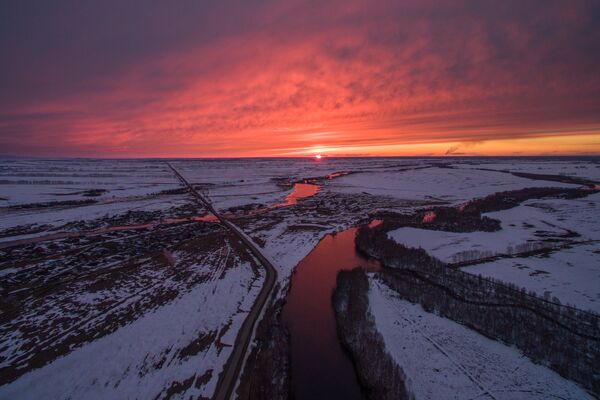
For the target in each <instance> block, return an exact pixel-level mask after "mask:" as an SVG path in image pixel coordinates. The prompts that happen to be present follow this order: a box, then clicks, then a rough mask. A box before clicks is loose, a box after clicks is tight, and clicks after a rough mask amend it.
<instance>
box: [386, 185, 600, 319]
mask: <svg viewBox="0 0 600 400" xmlns="http://www.w3.org/2000/svg"><path fill="white" fill-rule="evenodd" d="M599 211H600V194H598V193H596V194H592V195H590V196H587V197H584V198H579V199H544V200H539V199H535V200H529V201H526V202H525V203H523V204H522V205H520V206H517V207H514V208H511V209H508V210H503V211H498V212H491V213H487V214H485V215H486V216H488V217H491V218H494V219H498V220H499V221H501V224H502V229H501V230H500V231H496V232H471V233H457V232H444V231H434V230H426V229H418V228H410V227H404V228H400V229H397V230H394V231H391V232H389V236H390V237H391V238H393V239H394V240H396V241H397V242H399V243H402V244H404V245H406V246H408V247H421V248H423V249H425V250H426V251H427V252H428V253H429V254H431V255H433V256H434V257H436V258H438V259H440V260H441V261H444V262H446V263H457V262H464V261H475V260H478V259H481V258H486V257H493V256H501V257H502V256H506V257H507V258H501V259H498V260H494V261H491V262H485V263H482V264H477V265H473V266H468V267H465V268H464V270H465V271H467V272H472V273H474V274H481V275H483V276H486V277H492V278H496V279H501V280H503V281H505V282H510V283H514V284H516V285H518V286H520V287H525V288H527V289H528V290H532V291H534V292H536V293H537V294H539V295H542V296H544V295H549V296H550V297H557V298H558V299H559V300H560V301H561V302H563V303H565V304H567V303H568V304H572V305H575V306H577V307H579V308H583V309H591V310H594V311H596V312H600V289H599V288H600V223H599V221H598V219H597V218H594V217H593V216H594V215H596V214H598V212H599ZM565 247H566V248H565ZM536 249H550V250H551V251H549V252H546V253H544V254H541V255H530V256H529V257H518V255H519V254H520V253H523V252H527V251H530V250H536Z"/></svg>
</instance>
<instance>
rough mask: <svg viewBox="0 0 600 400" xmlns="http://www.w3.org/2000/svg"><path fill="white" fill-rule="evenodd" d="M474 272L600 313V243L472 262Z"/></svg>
mask: <svg viewBox="0 0 600 400" xmlns="http://www.w3.org/2000/svg"><path fill="white" fill-rule="evenodd" d="M463 270H464V271H466V272H470V273H472V274H476V275H477V274H481V275H482V276H485V277H490V278H495V279H500V280H502V281H504V282H510V283H514V284H516V285H519V286H521V287H525V288H527V289H528V290H532V291H534V292H536V293H537V294H538V295H540V296H543V295H545V294H548V295H549V296H551V297H557V298H558V299H559V300H560V301H561V302H562V303H563V304H570V305H573V306H575V307H577V308H579V309H583V310H592V311H595V312H596V313H600V285H599V284H598V283H599V282H600V246H599V245H598V243H595V244H589V245H576V246H573V247H572V248H570V249H565V250H560V251H556V252H553V253H551V254H550V255H548V256H536V257H527V258H523V257H517V258H508V259H501V260H496V261H492V262H488V263H483V264H478V265H473V266H469V267H465V268H464V269H463Z"/></svg>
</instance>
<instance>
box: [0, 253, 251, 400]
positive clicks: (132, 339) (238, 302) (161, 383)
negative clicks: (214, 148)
mask: <svg viewBox="0 0 600 400" xmlns="http://www.w3.org/2000/svg"><path fill="white" fill-rule="evenodd" d="M249 274H251V269H250V266H249V265H248V264H242V265H240V266H239V267H237V268H234V269H229V270H228V272H227V273H226V276H225V277H224V279H222V280H218V281H217V283H216V285H215V286H214V287H212V286H210V285H198V286H196V287H195V288H194V289H193V290H191V291H189V292H188V293H186V294H185V295H183V296H181V297H179V298H177V299H176V300H174V301H172V302H170V303H168V304H166V305H164V306H163V307H160V308H158V309H156V310H155V311H152V312H149V313H147V314H145V315H143V316H142V317H141V318H138V319H136V320H135V321H132V322H131V323H130V324H128V325H126V326H124V327H122V328H120V329H119V330H117V331H116V332H114V333H112V334H109V335H106V336H104V337H102V338H100V339H97V340H95V341H93V342H91V343H89V344H87V345H85V346H83V347H80V348H77V349H75V350H73V351H72V352H71V353H69V354H68V355H66V356H64V357H61V358H59V359H57V360H55V361H54V362H52V363H51V364H49V365H47V366H45V367H43V368H41V369H37V370H34V371H32V372H30V373H28V374H26V375H24V376H22V377H21V378H19V379H17V380H16V381H14V382H12V383H10V384H8V385H4V386H1V387H0V397H1V398H10V399H30V398H56V399H59V398H86V399H106V398H119V399H134V398H154V397H156V396H159V395H160V394H161V393H162V394H163V396H164V391H165V390H166V389H167V388H168V387H169V386H170V385H171V383H172V382H183V381H184V380H186V379H188V378H189V377H191V376H194V375H195V376H196V377H199V376H201V375H202V374H204V373H205V372H206V371H208V370H213V374H212V377H211V379H210V381H209V382H208V383H207V384H206V385H204V386H200V387H199V388H197V387H195V386H194V385H192V387H191V388H190V389H189V390H188V391H186V393H185V395H186V398H187V397H189V396H207V397H209V396H211V395H212V393H213V391H214V388H215V385H216V381H217V378H218V373H219V371H220V370H221V369H222V367H223V365H224V363H225V362H226V360H227V357H228V356H229V354H230V352H231V347H227V346H226V347H223V348H219V346H217V345H216V343H213V344H211V345H210V347H209V348H208V349H205V350H204V351H203V352H201V353H199V354H197V355H195V356H191V357H184V358H179V357H178V350H179V349H181V348H183V347H185V346H186V345H187V344H189V343H191V342H192V341H193V340H194V339H197V338H198V336H199V335H201V334H206V333H208V332H211V331H216V332H218V331H219V330H221V329H223V327H224V326H225V325H226V324H227V323H228V322H231V326H230V327H229V329H228V331H227V332H228V333H227V339H225V341H226V342H231V341H232V340H233V339H232V338H234V337H235V333H236V332H237V331H238V330H239V328H240V326H241V323H242V321H243V318H244V317H245V315H246V314H247V310H248V309H249V308H250V307H251V305H252V303H253V301H254V298H255V296H256V295H257V294H258V292H259V290H260V287H261V285H262V282H260V283H259V284H256V285H252V286H248V280H249V278H250V275H249ZM230 315H231V316H233V317H231V318H229V317H228V316H230ZM163 357H166V358H167V362H165V363H164V364H162V366H160V367H156V366H157V365H158V364H160V360H161V359H162V358H163Z"/></svg>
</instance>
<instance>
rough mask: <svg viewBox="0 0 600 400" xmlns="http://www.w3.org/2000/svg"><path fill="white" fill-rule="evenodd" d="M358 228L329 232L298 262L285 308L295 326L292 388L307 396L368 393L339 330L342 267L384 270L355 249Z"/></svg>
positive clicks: (343, 396) (286, 319) (358, 396)
mask: <svg viewBox="0 0 600 400" xmlns="http://www.w3.org/2000/svg"><path fill="white" fill-rule="evenodd" d="M356 231H357V229H356V228H350V229H347V230H345V231H342V232H340V233H337V234H333V235H327V236H325V237H324V238H323V239H322V240H321V241H320V242H319V244H318V245H317V246H316V247H315V248H314V249H313V250H312V251H311V252H310V253H309V254H308V256H306V258H304V259H303V260H302V261H301V262H300V263H299V264H298V266H297V267H296V270H295V272H294V275H293V276H292V284H291V289H290V291H289V293H288V295H287V299H286V304H285V306H284V308H283V314H282V317H283V321H284V323H285V324H286V326H287V328H288V330H289V332H290V340H291V375H292V379H291V380H292V393H293V397H294V398H295V399H297V400H303V399H340V400H341V399H344V400H352V399H362V398H364V396H363V393H362V392H361V388H360V386H359V383H358V380H357V377H356V374H355V371H354V366H353V364H352V361H351V360H350V358H349V357H348V355H347V354H346V352H345V350H344V349H343V348H342V345H341V344H340V342H339V340H338V336H337V331H336V323H335V316H334V311H333V307H332V304H331V296H332V294H333V290H334V289H335V285H336V277H337V273H338V272H339V271H342V270H348V269H354V268H356V267H358V266H362V267H365V268H367V269H369V270H378V269H379V268H380V265H379V263H378V262H377V261H375V260H366V259H365V258H363V257H361V256H360V255H359V254H358V253H356V251H355V246H354V237H355V236H356Z"/></svg>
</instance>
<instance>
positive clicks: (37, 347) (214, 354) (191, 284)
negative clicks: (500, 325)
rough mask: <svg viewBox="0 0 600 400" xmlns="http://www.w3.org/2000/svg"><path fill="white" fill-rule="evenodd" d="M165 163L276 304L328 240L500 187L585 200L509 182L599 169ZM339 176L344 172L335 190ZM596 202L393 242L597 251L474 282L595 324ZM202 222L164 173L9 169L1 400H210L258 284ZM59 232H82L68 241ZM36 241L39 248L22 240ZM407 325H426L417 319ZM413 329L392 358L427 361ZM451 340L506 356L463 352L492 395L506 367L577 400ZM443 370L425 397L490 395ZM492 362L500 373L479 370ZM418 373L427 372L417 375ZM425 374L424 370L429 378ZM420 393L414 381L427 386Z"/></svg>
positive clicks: (156, 166) (511, 380) (507, 360)
mask: <svg viewBox="0 0 600 400" xmlns="http://www.w3.org/2000/svg"><path fill="white" fill-rule="evenodd" d="M171 163H172V164H173V166H175V167H176V168H177V169H178V170H179V171H180V172H181V173H182V175H183V176H185V177H186V178H187V179H188V180H189V181H190V182H192V183H193V184H194V185H196V187H197V188H198V189H199V190H201V191H202V192H204V193H205V194H207V196H208V197H209V198H210V200H211V201H212V203H213V204H214V206H215V208H216V209H217V210H219V211H221V212H223V213H224V214H225V215H227V216H228V218H230V219H231V221H232V222H233V223H235V224H236V225H237V226H239V227H240V228H241V229H242V230H243V231H244V233H246V234H247V235H248V236H249V237H251V238H252V239H253V240H254V241H255V242H256V243H257V244H259V245H260V247H261V248H262V251H263V252H264V254H265V255H266V256H267V257H268V258H270V259H271V260H272V261H273V262H274V264H275V267H276V268H277V272H278V281H279V284H280V285H279V292H278V293H277V297H278V298H282V297H284V296H285V294H286V290H287V287H288V283H289V279H290V276H291V274H292V272H293V269H294V267H295V266H296V265H297V264H298V262H299V261H300V260H302V259H303V258H304V257H305V256H306V255H307V254H308V253H309V252H310V251H311V250H312V249H313V248H314V247H315V246H316V244H317V243H318V242H319V240H320V239H322V238H323V237H324V236H325V235H326V234H328V233H334V232H338V231H341V230H343V229H346V228H349V227H352V226H356V225H358V224H359V223H364V222H367V221H369V220H370V218H371V217H372V216H373V215H374V214H375V213H376V212H378V211H393V212H400V213H411V212H413V211H415V210H416V209H420V208H422V207H430V206H434V205H440V204H445V205H457V204H459V203H462V202H464V201H468V200H471V199H473V198H476V197H483V196H486V195H489V194H492V193H494V192H498V191H507V190H515V189H522V188H529V187H544V186H553V187H557V186H560V187H577V186H578V185H575V184H572V183H558V182H548V181H543V180H539V179H528V178H523V177H517V176H514V175H511V174H510V173H506V172H500V170H505V169H508V170H510V169H511V168H512V167H513V166H514V169H515V170H519V171H522V172H534V173H537V174H571V175H573V176H580V177H585V178H587V179H597V178H598V174H597V171H599V170H600V169H599V168H598V165H599V164H598V163H597V162H592V161H589V160H584V161H564V160H558V161H553V160H548V159H545V160H521V161H519V162H512V163H511V162H508V161H504V160H496V159H494V160H485V159H481V160H476V161H475V160H471V159H465V160H460V159H452V160H451V161H449V160H447V159H412V158H375V159H368V158H362V159H361V158H358V159H353V158H348V159H327V158H324V159H322V160H320V161H318V160H314V159H251V160H247V159H246V160H244V159H231V160H171ZM449 164H450V166H451V168H448V167H447V166H448V165H449ZM478 167H482V168H488V169H497V170H498V171H482V170H479V169H477V168H478ZM336 172H349V174H348V175H344V176H339V177H337V176H336V177H334V178H332V179H328V178H327V176H328V175H330V174H334V173H336ZM306 179H309V180H310V181H308V182H309V184H312V185H317V186H318V190H315V191H314V192H315V194H314V195H311V196H307V197H304V198H300V199H298V201H297V203H294V202H287V203H286V198H288V196H289V195H290V194H291V193H293V192H294V184H295V183H297V182H303V181H305V180H306ZM599 202H600V194H594V195H591V196H587V197H584V198H580V199H575V200H564V199H552V200H550V199H542V200H540V199H536V200H530V201H527V202H525V203H523V204H522V205H520V206H518V207H515V208H513V209H509V210H504V211H500V212H495V213H489V214H488V216H490V217H492V218H496V219H499V220H500V221H501V223H502V230H501V231H498V232H491V233H484V232H474V233H468V234H457V233H450V232H441V231H430V230H422V229H415V228H402V229H399V230H397V231H396V232H392V233H391V236H392V237H393V238H394V239H396V240H398V241H400V242H402V243H405V244H407V245H409V246H413V247H422V248H424V249H425V250H426V251H428V252H429V253H430V254H432V255H434V256H436V257H438V258H440V259H442V260H444V261H447V262H453V261H457V260H458V259H459V258H460V259H464V258H465V257H468V254H467V252H471V253H469V254H471V255H472V254H474V253H473V251H479V252H481V253H485V254H488V253H490V254H492V255H493V254H506V253H508V252H509V250H510V248H512V249H513V252H518V251H517V250H518V248H520V247H519V246H522V245H523V244H526V243H547V242H548V240H554V242H553V243H555V244H556V243H563V242H565V241H573V242H576V241H577V242H582V241H586V242H587V243H586V244H575V243H574V244H573V246H572V247H570V248H564V249H561V250H557V251H555V252H552V253H550V254H549V255H547V256H545V257H527V258H507V259H499V260H496V261H494V262H490V263H486V264H481V265H473V266H469V267H466V268H465V270H466V271H469V272H473V273H480V274H482V275H486V276H492V277H495V278H498V279H502V280H505V281H508V282H513V283H516V284H518V285H521V286H525V287H527V288H528V289H530V290H535V291H537V292H539V293H541V294H544V292H546V291H548V292H550V293H551V296H557V297H558V298H560V299H561V301H563V302H568V303H572V304H575V305H577V306H578V307H582V308H591V309H593V310H596V311H598V310H600V309H599V308H598V305H599V304H600V298H598V296H599V294H598V290H597V289H596V288H597V287H600V275H599V267H598V266H599V265H600V262H599V261H600V259H599V258H598V257H599V253H598V251H599V249H600V246H599V245H598V242H597V241H598V240H600V226H599V224H598V221H597V218H594V217H592V216H594V215H595V214H597V212H598V207H600V204H598V203H599ZM282 204H285V205H283V206H282ZM244 208H247V209H244ZM206 214H207V211H206V210H205V209H204V208H203V207H202V206H201V205H199V204H198V203H197V202H196V201H195V200H194V198H193V197H192V196H191V195H189V194H188V193H187V192H186V191H185V190H183V186H181V183H180V182H179V181H178V180H177V178H176V176H175V175H174V174H173V172H172V171H171V170H170V168H169V167H168V165H167V164H166V163H165V162H164V161H161V160H34V159H23V160H21V159H17V160H0V278H1V279H0V293H1V295H2V302H1V303H0V311H1V314H0V368H2V369H1V370H0V376H3V377H5V378H3V381H2V382H1V383H0V398H31V397H38V398H69V397H70V398H149V397H156V396H159V397H165V396H167V395H172V396H173V397H174V398H184V397H185V398H188V397H190V396H205V397H210V396H211V395H212V393H213V391H214V388H215V385H216V382H217V379H218V376H219V373H220V372H221V370H222V368H223V364H224V363H225V361H226V360H227V357H228V355H229V354H230V352H231V345H232V343H233V341H234V339H235V337H236V335H237V332H238V329H239V327H240V325H241V323H242V321H243V319H244V317H245V315H246V314H247V312H248V310H249V309H250V307H251V305H252V304H253V302H254V299H255V297H256V295H257V293H258V291H259V290H260V287H261V286H262V282H263V279H264V276H263V274H264V273H263V271H262V269H261V268H260V267H259V266H258V264H257V263H256V262H255V260H254V259H253V258H252V257H249V256H248V254H247V253H246V252H245V251H244V249H243V248H242V247H241V246H240V245H239V243H238V242H236V241H235V240H234V239H233V238H232V237H230V236H229V235H227V234H226V233H225V230H224V229H223V227H222V226H221V225H220V224H219V223H215V222H206V221H194V220H191V218H194V217H200V216H204V215H206ZM111 227H117V228H118V230H114V231H112V230H110V228H111ZM107 228H108V229H107ZM571 232H577V233H578V234H579V236H577V237H575V236H573V235H572V234H571ZM64 233H70V234H78V233H85V235H81V236H70V237H69V236H60V235H62V234H64ZM48 235H50V236H48ZM52 235H57V236H52ZM46 236H48V237H47V238H45V239H44V240H42V241H39V242H36V241H35V240H36V239H39V238H40V237H46ZM567 236H568V237H567ZM25 239H30V240H31V243H27V242H16V241H17V240H25ZM539 271H543V272H539ZM380 297H381V299H380V303H377V304H382V305H386V307H387V304H388V303H389V304H392V303H393V302H395V301H396V300H393V299H391V298H390V299H387V298H385V299H384V296H383V294H381V296H380ZM378 301H379V300H378ZM394 304H396V303H394ZM412 307H417V306H412ZM398 309H401V310H402V313H404V312H406V313H408V312H409V311H408V310H409V309H410V307H408V306H407V305H406V304H405V305H403V306H402V307H401V308H399V306H398V307H395V308H394V307H392V308H389V309H388V308H382V310H380V312H386V313H388V314H389V315H388V316H389V317H390V318H391V319H394V318H395V319H394V320H395V321H400V322H401V321H403V320H402V319H401V318H400V319H399V317H398V315H396V316H393V315H392V311H393V310H396V312H397V310H398ZM385 310H388V311H385ZM374 312H379V311H377V310H375V309H374ZM410 312H411V313H413V314H411V315H412V316H413V317H415V315H416V314H414V312H415V311H414V310H413V311H410ZM402 315H404V314H402ZM392 317H393V318H392ZM415 318H417V317H415ZM425 319H427V320H428V321H429V320H431V321H433V322H431V324H432V325H431V327H435V326H434V322H435V323H436V324H437V323H439V324H442V325H444V324H445V326H450V325H452V324H450V325H448V324H449V323H448V322H447V321H446V320H444V319H442V318H439V317H435V316H431V315H430V316H428V317H425V316H422V317H421V318H419V320H425ZM436 321H437V322H436ZM394 326H396V325H394ZM394 326H392V325H390V326H388V327H384V326H383V325H382V329H388V331H386V332H389V331H390V329H391V328H392V327H394ZM436 326H437V325H436ZM452 326H453V325H452ZM429 327H430V326H429V325H427V326H423V327H422V329H423V330H424V331H426V330H427V329H429ZM459 328H460V329H463V330H464V332H463V331H460V329H459ZM403 329H404V328H403ZM406 329H408V328H406ZM406 329H405V330H404V331H403V332H404V333H403V334H405V335H407V337H406V338H401V335H400V334H398V336H397V337H396V336H392V337H396V338H397V339H398V340H397V341H396V342H397V343H396V344H395V346H399V345H401V344H402V343H404V342H405V341H406V340H410V341H411V342H410V343H409V345H410V346H414V348H415V349H418V346H428V344H427V343H429V342H427V341H426V340H425V341H422V340H421V339H419V340H421V341H419V340H417V339H418V335H416V336H415V334H414V332H412V333H411V334H410V332H411V331H408V330H406ZM432 329H433V328H432ZM436 329H437V328H436ZM459 331H460V332H459ZM446 333H447V334H448V335H449V336H448V337H455V336H453V335H459V336H456V337H460V338H462V339H464V340H465V341H467V342H468V343H471V344H472V345H473V346H476V345H477V346H480V347H478V348H481V349H483V350H485V349H494V352H496V351H497V352H499V353H501V354H502V356H501V360H500V361H497V362H495V361H494V360H496V358H495V357H496V356H494V355H493V354H491V353H486V352H484V351H482V352H481V355H479V356H478V355H477V354H474V352H472V351H470V352H467V351H466V350H465V355H464V357H467V356H468V357H471V356H472V357H471V358H472V359H471V361H469V362H470V363H471V364H469V365H471V367H470V368H471V369H470V370H469V371H470V373H472V374H474V376H479V375H477V374H482V375H481V378H480V379H479V380H480V382H482V383H484V386H485V387H486V388H487V389H492V388H496V389H494V390H499V389H498V388H500V387H503V386H502V384H501V383H499V384H498V385H496V384H495V383H494V382H496V381H495V380H494V378H493V375H494V371H496V372H498V371H499V372H498V374H499V375H498V379H497V381H500V380H501V379H500V376H504V378H505V380H506V382H505V383H506V385H508V386H510V387H527V388H532V387H533V388H540V387H542V386H544V385H545V384H548V385H549V386H548V388H552V390H554V389H556V390H557V392H555V393H558V394H559V395H561V393H562V394H564V395H565V396H566V397H567V398H569V396H570V395H572V394H573V393H575V394H577V395H579V394H580V392H579V391H578V390H580V389H579V388H578V387H576V386H574V385H573V384H570V383H568V382H567V383H566V384H563V383H564V382H565V381H564V380H560V379H559V378H557V377H556V376H555V374H554V373H552V372H550V371H549V370H546V369H545V368H543V367H539V366H534V365H532V364H531V363H530V362H529V361H527V360H526V359H523V358H522V357H520V356H519V355H518V352H516V350H514V349H511V348H507V347H505V346H504V345H502V344H499V343H497V342H492V341H489V340H487V339H485V340H483V338H478V339H477V338H476V337H475V336H472V335H475V334H474V333H472V332H470V331H468V330H467V329H466V328H464V327H461V326H457V327H455V328H452V332H450V333H448V332H446ZM460 335H462V336H460ZM469 335H471V336H469ZM413 336H415V337H413ZM448 340H450V339H448ZM430 344H431V343H430ZM407 346H408V345H407ZM434 347H435V346H434ZM390 348H391V349H396V350H398V351H400V350H399V348H398V347H393V348H392V347H390ZM424 349H428V347H424ZM458 349H459V348H457V350H456V351H458ZM390 351H392V350H390ZM415 351H416V350H415ZM427 351H429V350H427ZM394 352H395V350H394ZM432 354H433V353H432ZM486 354H487V355H486ZM494 354H495V353H494ZM394 355H395V356H396V354H395V353H394ZM486 357H487V358H486ZM498 357H500V356H498ZM433 360H436V361H435V362H438V361H439V356H434V355H432V358H431V359H427V358H423V360H420V361H419V362H422V363H424V364H423V365H422V368H423V371H424V370H425V369H427V368H430V369H431V370H433V368H438V369H440V371H441V372H440V373H439V374H440V376H443V375H444V374H445V375H446V376H447V377H450V376H453V377H454V378H452V379H450V378H448V382H449V383H448V384H452V385H454V386H450V387H449V388H448V389H447V392H443V389H442V388H441V387H439V388H438V389H434V387H435V385H433V384H430V383H427V382H426V381H423V382H422V383H423V385H422V386H423V388H422V390H424V391H426V390H429V389H426V388H428V387H430V388H432V389H431V390H434V392H431V393H434V394H440V395H442V394H444V393H446V394H450V393H455V392H454V390H457V391H458V392H456V393H458V394H457V395H456V396H457V397H456V398H470V397H476V396H477V395H478V394H481V388H480V387H479V386H477V384H474V383H473V382H472V381H471V380H470V379H468V378H464V376H463V375H464V374H462V372H461V370H460V368H458V369H457V368H456V367H451V365H450V364H448V365H447V366H444V367H438V366H435V365H434V363H433ZM490 360H492V361H494V362H495V364H493V365H496V367H494V368H496V369H495V370H494V369H492V370H488V369H486V371H487V372H485V373H484V372H482V371H483V369H482V368H483V366H485V365H486V364H487V363H488V361H490ZM440 362H442V361H440ZM465 363H466V360H465ZM418 365H419V364H415V368H421V367H419V366H418ZM440 365H446V364H443V363H442V364H440ZM465 365H466V364H465ZM446 367H447V368H448V369H447V370H446ZM517 367H518V369H517V371H520V372H519V373H516V374H513V375H514V376H513V375H511V374H510V373H509V372H508V371H510V368H513V369H515V368H517ZM415 371H417V370H415ZM477 371H479V372H477ZM461 374H462V375H461ZM501 374H504V375H501ZM536 374H539V376H537V375H536ZM417 375H419V374H417ZM431 376H432V375H431V374H429V375H427V374H425V375H424V378H423V379H429V378H431ZM461 376H462V377H461ZM532 377H536V379H538V380H537V381H535V382H534V381H533V380H531V379H533V378H532ZM418 379H421V378H415V380H414V382H415V385H417V386H419V387H421V384H420V383H419V382H421V381H419V380H418ZM528 379H529V380H531V381H529V382H528V383H527V384H525V383H524V382H526V381H527V380H528ZM561 382H563V383H561ZM553 385H554V386H553ZM557 385H558V386H557ZM569 385H571V386H569ZM435 390H437V392H436V391H435ZM463 390H464V391H463ZM536 390H537V389H536ZM540 390H545V389H543V388H542V389H540ZM549 390H550V389H548V390H546V391H544V393H550V392H549ZM561 390H562V392H561ZM423 393H429V392H423ZM498 393H500V392H498ZM532 393H533V392H529V394H528V396H530V395H532ZM513 394H514V393H513ZM521 394H523V393H521ZM521 394H519V395H521ZM523 395H524V394H523ZM524 396H525V395H524ZM442 397H445V396H442ZM447 398H452V397H447ZM497 398H501V397H500V396H498V397H497ZM504 398H509V397H504ZM510 398H515V397H510ZM524 398H533V397H524ZM581 398H585V397H581Z"/></svg>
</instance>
